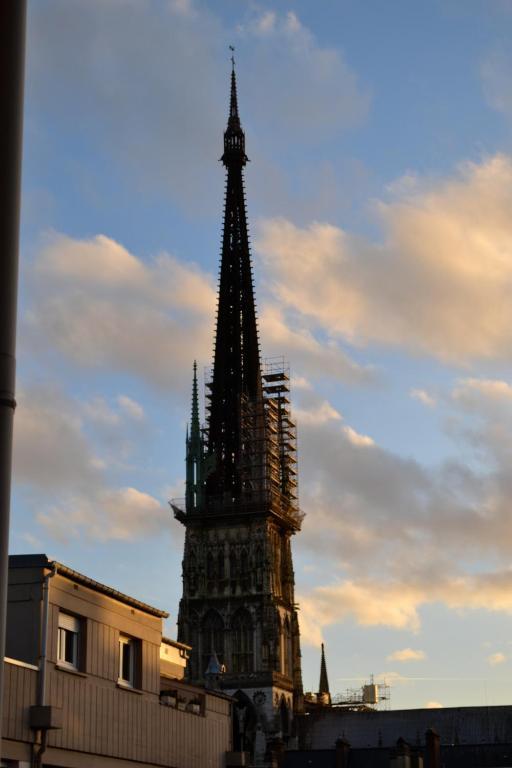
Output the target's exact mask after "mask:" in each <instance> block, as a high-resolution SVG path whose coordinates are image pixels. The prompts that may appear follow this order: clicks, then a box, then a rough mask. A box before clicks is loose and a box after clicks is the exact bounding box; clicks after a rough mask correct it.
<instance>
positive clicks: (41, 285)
mask: <svg viewBox="0 0 512 768" xmlns="http://www.w3.org/2000/svg"><path fill="white" fill-rule="evenodd" d="M30 287H31V289H32V306H31V309H30V311H29V312H28V313H27V314H26V315H25V317H24V320H23V339H24V344H25V345H26V346H28V347H29V349H30V351H31V353H32V354H35V355H42V354H47V353H48V349H49V348H50V349H51V348H53V349H57V350H58V351H59V352H60V353H61V355H63V356H64V357H65V358H66V359H67V360H69V361H71V362H72V363H73V365H79V366H84V367H91V368H99V367H101V369H102V370H104V371H105V370H117V371H123V372H125V373H130V374H134V375H136V376H138V377H140V378H142V379H143V380H145V381H146V382H148V383H149V384H151V385H152V386H155V387H158V388H159V389H162V390H165V391H167V392H172V391H173V390H176V388H177V387H178V388H179V387H181V386H182V385H183V383H184V381H185V380H186V382H187V384H188V381H189V379H190V370H191V365H192V357H193V355H195V356H197V357H198V358H199V359H201V358H203V359H205V358H206V357H207V356H209V354H210V349H211V330H210V329H211V325H212V321H213V316H214V306H215V289H214V285H213V279H212V278H211V277H210V276H209V275H207V274H205V273H203V272H201V270H200V269H199V268H198V267H196V266H195V265H193V264H190V265H183V264H182V263H180V262H179V261H178V260H177V259H175V258H174V257H172V256H170V255H167V254H161V255H159V256H158V257H156V258H155V259H153V260H152V261H151V262H150V263H148V264H146V263H144V262H143V261H142V260H140V259H138V258H137V257H136V256H134V255H133V254H131V253H129V252H128V251H127V250H126V249H125V248H124V247H123V246H121V245H120V244H119V243H116V242H115V241H114V240H112V239H110V238H108V237H105V236H103V235H100V236H97V237H94V238H92V239H89V240H76V239H72V238H70V237H67V236H65V235H62V234H57V233H54V234H52V235H51V236H49V237H47V238H46V240H45V242H44V245H43V248H42V251H41V253H40V254H39V256H38V258H37V260H36V264H35V270H34V271H33V279H32V282H31V283H30ZM177 338H179V339H180V344H176V339H177ZM191 350H192V351H193V352H192V351H191ZM119 404H120V405H121V407H123V408H124V409H125V410H126V408H127V401H126V400H122V401H120V403H119ZM131 410H132V415H133V413H134V407H133V405H132V409H131Z"/></svg>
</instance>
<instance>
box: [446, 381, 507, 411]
mask: <svg viewBox="0 0 512 768" xmlns="http://www.w3.org/2000/svg"><path fill="white" fill-rule="evenodd" d="M452 397H453V399H454V400H458V401H459V402H460V403H462V404H463V405H466V406H470V407H471V406H478V404H479V403H481V402H482V401H485V400H487V401H498V402H500V403H505V404H506V403H507V401H508V402H509V403H510V404H512V386H511V385H510V384H509V383H508V382H507V381H501V380H499V379H475V378H468V379H461V380H460V381H459V382H458V383H457V386H456V387H455V388H454V390H453V393H452Z"/></svg>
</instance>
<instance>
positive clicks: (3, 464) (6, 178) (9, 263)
mask: <svg viewBox="0 0 512 768" xmlns="http://www.w3.org/2000/svg"><path fill="white" fill-rule="evenodd" d="M25 16H26V1H25V0H3V2H0V105H1V114H2V118H1V120H0V168H1V173H0V271H1V278H0V725H1V723H2V704H3V692H4V654H5V635H6V617H7V571H8V549H9V515H10V506H11V460H12V431H13V423H14V408H15V407H16V402H15V399H14V378H15V349H16V298H17V292H18V291H17V285H18V239H19V220H20V187H21V143H22V141H21V140H22V122H23V74H24V62H25ZM1 755H2V730H1V727H0V760H1Z"/></svg>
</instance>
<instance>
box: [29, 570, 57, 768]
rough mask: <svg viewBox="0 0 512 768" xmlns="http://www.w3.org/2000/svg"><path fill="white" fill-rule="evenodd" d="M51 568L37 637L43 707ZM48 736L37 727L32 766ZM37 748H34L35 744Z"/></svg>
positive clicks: (39, 696)
mask: <svg viewBox="0 0 512 768" xmlns="http://www.w3.org/2000/svg"><path fill="white" fill-rule="evenodd" d="M50 568H51V570H50V571H49V572H48V573H47V574H46V575H45V577H44V579H43V598H42V610H41V633H40V639H39V648H40V654H39V674H38V678H37V698H36V706H37V707H44V706H45V702H46V666H47V665H46V657H47V647H48V613H49V604H50V579H52V578H53V577H54V576H55V575H56V573H57V563H51V565H50ZM47 736H48V729H47V728H38V729H37V730H36V733H35V739H34V742H33V744H32V768H40V767H41V765H42V759H43V755H44V753H45V752H46V740H47ZM37 745H38V746H39V749H37V750H36V746H37Z"/></svg>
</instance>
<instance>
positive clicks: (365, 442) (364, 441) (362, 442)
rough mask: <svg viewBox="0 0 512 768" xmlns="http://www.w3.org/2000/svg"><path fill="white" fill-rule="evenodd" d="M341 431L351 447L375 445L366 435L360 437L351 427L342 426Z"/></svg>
mask: <svg viewBox="0 0 512 768" xmlns="http://www.w3.org/2000/svg"><path fill="white" fill-rule="evenodd" d="M342 429H343V432H344V433H345V435H346V436H347V438H348V440H349V442H350V443H352V445H356V446H358V447H363V446H370V445H375V441H374V440H373V439H372V438H371V437H369V436H368V435H360V434H359V432H356V430H355V429H352V427H348V426H344V427H342Z"/></svg>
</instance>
